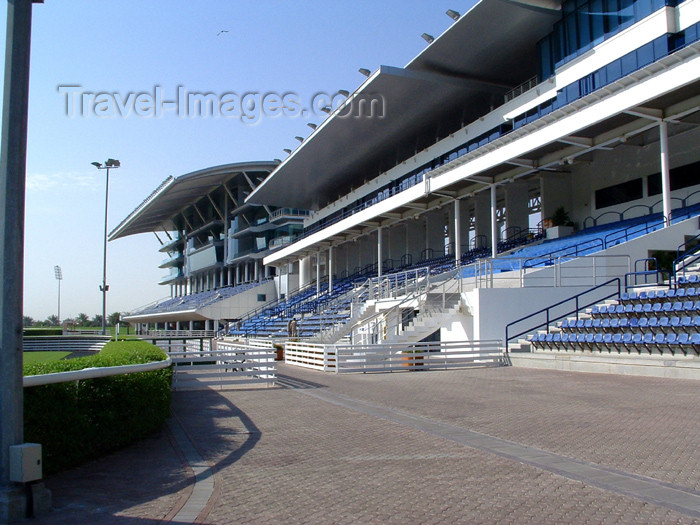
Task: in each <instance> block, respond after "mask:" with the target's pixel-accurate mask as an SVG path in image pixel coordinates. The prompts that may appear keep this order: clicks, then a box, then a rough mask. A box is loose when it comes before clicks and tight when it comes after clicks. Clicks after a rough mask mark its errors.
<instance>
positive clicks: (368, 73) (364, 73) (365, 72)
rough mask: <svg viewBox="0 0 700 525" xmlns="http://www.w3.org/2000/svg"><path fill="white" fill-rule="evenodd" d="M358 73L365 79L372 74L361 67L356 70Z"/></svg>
mask: <svg viewBox="0 0 700 525" xmlns="http://www.w3.org/2000/svg"><path fill="white" fill-rule="evenodd" d="M358 71H359V72H360V73H362V74H363V75H364V76H366V77H369V76H370V75H371V74H372V72H371V71H370V70H369V69H366V68H364V67H361V68H360V69H358Z"/></svg>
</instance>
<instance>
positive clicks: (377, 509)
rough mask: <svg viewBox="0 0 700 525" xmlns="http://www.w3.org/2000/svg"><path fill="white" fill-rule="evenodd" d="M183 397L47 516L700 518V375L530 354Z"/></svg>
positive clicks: (64, 494) (86, 519)
mask: <svg viewBox="0 0 700 525" xmlns="http://www.w3.org/2000/svg"><path fill="white" fill-rule="evenodd" d="M279 373H280V381H279V386H278V387H276V388H271V389H267V390H265V389H263V390H260V389H257V390H253V389H250V390H231V391H224V392H215V391H202V392H183V393H177V394H175V396H174V400H173V412H174V417H173V418H172V420H171V421H170V423H169V425H168V428H167V429H164V431H163V432H162V433H161V435H159V436H156V437H154V438H152V439H150V440H147V441H144V442H142V443H140V444H138V445H136V446H134V447H131V448H129V449H127V450H124V451H122V452H120V453H117V454H114V455H112V456H110V457H108V458H105V459H103V460H100V461H96V462H93V463H90V464H88V465H85V466H83V467H81V468H79V469H76V470H74V471H71V472H67V473H64V474H61V475H59V476H55V477H53V478H51V479H48V480H47V481H46V483H47V485H48V486H49V488H51V489H52V490H53V492H54V507H55V510H54V511H53V512H52V513H51V514H50V515H48V516H46V517H44V518H42V519H40V520H34V523H46V524H49V523H90V524H93V523H115V524H132V523H133V524H142V523H157V522H159V521H161V520H165V521H174V522H178V523H191V522H198V523H211V524H218V523H222V524H223V523H314V524H317V523H496V522H498V523H502V522H517V523H562V522H567V523H630V522H643V523H650V522H654V523H700V382H693V381H681V380H665V379H650V378H640V377H622V376H607V375H593V374H574V373H563V372H554V371H540V370H528V369H517V368H499V369H493V368H492V369H473V370H464V371H449V372H416V373H396V374H370V375H343V376H335V375H332V374H323V373H320V372H313V371H309V370H303V369H298V368H293V367H286V366H284V365H282V366H280V369H279Z"/></svg>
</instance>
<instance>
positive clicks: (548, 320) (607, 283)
mask: <svg viewBox="0 0 700 525" xmlns="http://www.w3.org/2000/svg"><path fill="white" fill-rule="evenodd" d="M613 283H617V292H613V293H611V294H610V295H606V296H605V297H600V298H598V299H596V300H595V301H593V302H591V303H588V304H585V305H581V304H580V302H579V298H580V297H582V296H584V295H586V294H589V293H591V292H593V291H595V290H597V289H599V288H603V287H605V286H610V285H611V284H613ZM621 288H622V287H621V283H620V278H619V277H615V278H614V279H610V280H609V281H605V282H604V283H602V284H599V285H597V286H594V287H593V288H589V289H588V290H585V291H583V292H580V293H577V294H576V295H573V296H571V297H569V298H567V299H564V300H562V301H559V302H556V303H554V304H551V305H549V306H547V307H546V308H542V309H541V310H537V311H536V312H533V313H531V314H529V315H526V316H524V317H521V318H520V319H516V320H515V321H512V322H510V323H508V324H507V325H506V338H505V345H506V353H508V342H509V341H510V340H511V339H515V338H516V337H520V336H521V335H525V334H528V333H530V332H532V331H533V330H537V329H538V328H541V327H543V326H546V327H547V331H548V332H549V325H550V324H551V323H553V322H555V321H558V320H559V319H562V318H564V317H566V316H568V315H571V314H573V313H575V314H576V319H578V314H579V311H580V310H581V309H582V308H588V307H589V306H593V305H594V304H596V303H599V302H600V301H604V300H606V299H610V298H611V297H615V296H617V298H618V299H619V298H620V295H621ZM569 301H574V302H575V308H574V310H572V311H570V312H567V313H565V314H562V315H560V316H558V317H555V318H554V319H552V318H550V310H551V309H552V308H555V307H557V306H560V305H562V304H565V303H567V302H569ZM542 313H544V314H546V321H545V322H544V323H539V324H538V325H536V326H533V327H531V328H528V329H527V330H524V331H522V332H519V333H517V334H515V335H511V336H509V335H508V333H509V331H510V327H511V326H514V325H516V324H518V323H520V322H522V321H525V320H527V319H530V318H531V317H534V316H536V315H539V314H542Z"/></svg>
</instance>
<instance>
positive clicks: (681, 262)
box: [672, 244, 700, 286]
mask: <svg viewBox="0 0 700 525" xmlns="http://www.w3.org/2000/svg"><path fill="white" fill-rule="evenodd" d="M698 252H700V244H698V245H697V246H694V247H693V248H691V249H690V250H688V251H686V252H685V253H683V254H682V255H680V256H679V257H677V258H676V259H675V260H674V261H673V266H672V268H673V282H674V283H676V286H678V273H679V272H682V273H683V276H685V269H686V268H687V267H688V266H689V265H691V264H692V263H694V262H696V261H697V260H699V259H700V255H697V256H696V254H697V253H698ZM691 257H692V259H691V260H688V259H690V258H691Z"/></svg>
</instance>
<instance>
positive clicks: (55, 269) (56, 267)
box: [53, 266, 63, 281]
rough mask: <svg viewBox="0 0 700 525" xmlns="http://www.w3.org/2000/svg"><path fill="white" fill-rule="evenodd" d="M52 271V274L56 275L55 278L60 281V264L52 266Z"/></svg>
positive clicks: (61, 273) (61, 274)
mask: <svg viewBox="0 0 700 525" xmlns="http://www.w3.org/2000/svg"><path fill="white" fill-rule="evenodd" d="M53 272H54V275H55V276H56V280H58V281H60V280H62V279H63V271H61V267H60V266H54V267H53Z"/></svg>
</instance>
